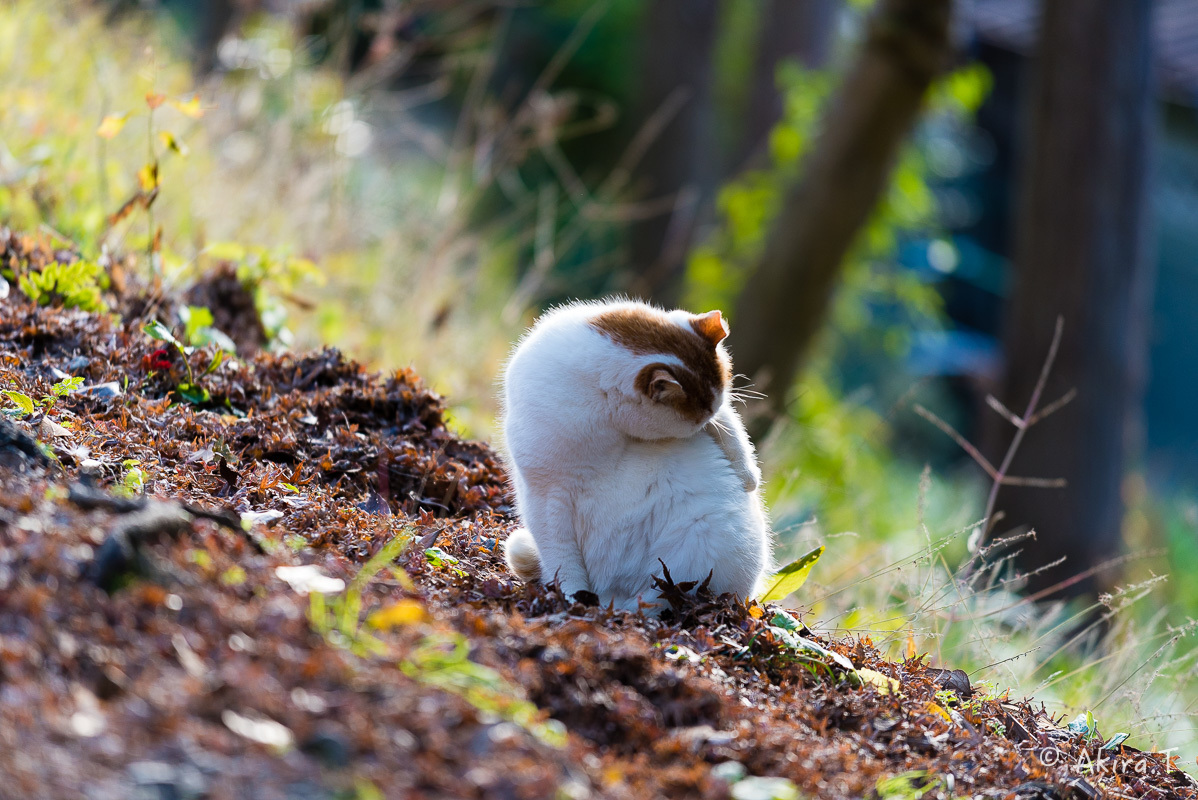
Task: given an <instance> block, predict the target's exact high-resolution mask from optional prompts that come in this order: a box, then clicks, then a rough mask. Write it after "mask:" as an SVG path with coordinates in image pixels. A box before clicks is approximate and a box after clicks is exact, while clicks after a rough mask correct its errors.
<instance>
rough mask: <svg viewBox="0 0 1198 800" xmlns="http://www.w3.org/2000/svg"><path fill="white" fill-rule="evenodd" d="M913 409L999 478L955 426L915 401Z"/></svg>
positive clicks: (992, 466)
mask: <svg viewBox="0 0 1198 800" xmlns="http://www.w3.org/2000/svg"><path fill="white" fill-rule="evenodd" d="M913 409H914V411H915V413H916V414H918V415H919V416H921V417H923V418H924V419H926V420H927V421H928V422H930V423H932V424H933V425H935V426H936V427H937V428H939V429H940V430H942V431H944V433H946V434H947V435H948V436H949V437H950V438H951V439H952V440H953V441H954V442H956V443H957V446H958V447H960V448H961V449H962V450H964V451H965V452H966V453H968V454H969V457H970V458H972V459H973V460H974V461H976V462H977V464H978V466H979V467H981V468H982V469H984V470H986V474H987V475H989V476H990V478H991V480H994V481H998V480H1000V478H999V474H998V470H996V469H995V468H994V465H993V464H991V463H990V461H989V460H988V459H987V458H986V457H985V456H984V455H982V453H981V451H980V450H978V449H977V448H976V447H974V446H973V445H972V444H971V443H970V441H969V440H968V439H966V438H965V437H964V436H962V435H961V434H959V433H957V429H956V428H954V427H953V426H952V425H949V424H948V423H947V422H945V421H944V420H942V419H940V417H938V416H936V415H935V414H933V413H932V412H931V411H928V410H927V409H926V408H924V407H923V406H921V405H920V404H919V403H916V404H915V405H914V406H913ZM987 516H989V515H987Z"/></svg>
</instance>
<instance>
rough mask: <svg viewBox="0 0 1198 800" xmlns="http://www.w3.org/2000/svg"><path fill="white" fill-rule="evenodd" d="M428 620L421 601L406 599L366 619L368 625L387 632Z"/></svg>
mask: <svg viewBox="0 0 1198 800" xmlns="http://www.w3.org/2000/svg"><path fill="white" fill-rule="evenodd" d="M427 620H428V612H427V611H426V610H425V608H424V605H423V604H422V603H421V602H420V601H418V600H410V599H405V600H400V601H398V602H395V603H392V604H391V605H389V606H387V607H385V608H380V609H379V610H378V611H375V612H374V613H372V614H371V615H370V616H369V617H367V618H366V624H367V625H369V626H370V627H372V628H376V629H378V630H386V629H388V628H397V627H400V626H403V625H414V624H416V623H418V622H426V621H427Z"/></svg>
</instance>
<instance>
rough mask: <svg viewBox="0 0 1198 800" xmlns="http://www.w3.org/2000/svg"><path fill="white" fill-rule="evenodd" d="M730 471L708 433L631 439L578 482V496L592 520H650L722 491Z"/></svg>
mask: <svg viewBox="0 0 1198 800" xmlns="http://www.w3.org/2000/svg"><path fill="white" fill-rule="evenodd" d="M725 472H729V466H728V462H727V459H725V458H723V455H722V453H721V452H720V450H719V448H718V447H717V446H716V445H715V443H714V442H713V441H712V440H711V438H710V437H708V436H705V435H698V436H695V437H693V438H691V439H672V440H666V441H657V442H637V441H632V442H629V443H628V444H627V445H626V446H625V447H624V448H623V449H622V450H621V452H620V453H619V454H618V455H616V456H615V457H613V458H611V459H610V460H609V461H608V462H606V463H600V464H597V465H593V468H592V469H591V470H589V471H588V474H587V475H586V477H585V479H583V480H581V481H580V482H579V484H578V486H577V490H578V492H577V499H578V504H579V506H580V507H581V509H582V510H583V511H585V513H586V515H587V516H588V517H591V518H593V519H599V520H600V521H601V520H603V519H611V518H615V517H625V516H631V517H634V518H638V519H646V518H651V517H650V515H660V514H661V513H662V509H665V510H671V509H678V508H679V507H682V506H686V505H689V504H693V503H695V502H697V501H700V500H702V499H703V498H705V497H710V496H712V490H715V491H716V493H718V491H719V489H720V488H721V478H722V477H723V473H725Z"/></svg>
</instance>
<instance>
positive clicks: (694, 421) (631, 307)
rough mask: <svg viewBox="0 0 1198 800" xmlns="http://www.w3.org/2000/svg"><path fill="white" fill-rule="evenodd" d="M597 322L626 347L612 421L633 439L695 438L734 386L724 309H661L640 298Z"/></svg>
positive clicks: (595, 326)
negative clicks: (726, 343) (727, 345)
mask: <svg viewBox="0 0 1198 800" xmlns="http://www.w3.org/2000/svg"><path fill="white" fill-rule="evenodd" d="M590 325H591V327H592V328H593V329H595V330H596V331H598V332H599V333H600V334H602V335H603V336H604V337H606V338H607V339H609V340H610V341H611V342H612V343H613V344H615V345H616V346H617V348H619V351H621V353H622V354H626V355H627V358H623V357H621V358H620V359H619V367H618V374H617V375H616V376H615V377H614V380H613V384H614V386H613V389H614V391H612V392H610V393H609V394H608V401H609V402H610V403H612V405H613V407H612V409H611V413H612V416H613V419H614V420H615V421H616V422H617V423H618V424H619V425H620V427H621V429H622V430H624V431H625V432H626V433H628V434H629V435H631V436H635V437H637V438H640V439H665V438H679V437H685V436H691V435H693V434H694V433H696V432H697V431H698V430H699V429H700V428H702V427H703V426H704V425H706V424H707V422H708V421H709V420H710V419H711V417H712V416H713V415H714V414H715V412H716V411H717V410H718V409H719V407H720V406H721V405H722V404H723V403H724V398H725V396H726V394H727V392H728V391H729V385H730V383H731V381H732V362H731V360H730V359H729V358H728V353H727V351H726V350H725V349H724V346H723V345H722V344H721V342H723V340H724V338H725V337H727V336H728V324H727V323H726V322H725V321H724V318H723V316H722V315H721V314H720V312H719V311H709V312H707V313H706V314H691V313H689V312H686V311H681V310H678V311H670V312H666V311H661V310H659V309H656V308H653V307H652V306H648V305H644V304H641V303H629V304H623V305H620V306H618V307H615V308H611V309H608V310H604V311H601V312H599V313H598V314H596V315H595V316H593V317H592V318H591V319H590Z"/></svg>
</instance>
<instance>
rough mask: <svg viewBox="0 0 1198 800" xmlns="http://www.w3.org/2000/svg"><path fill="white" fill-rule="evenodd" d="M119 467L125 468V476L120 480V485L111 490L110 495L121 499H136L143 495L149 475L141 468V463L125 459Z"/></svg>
mask: <svg viewBox="0 0 1198 800" xmlns="http://www.w3.org/2000/svg"><path fill="white" fill-rule="evenodd" d="M121 465H122V466H123V467H124V468H125V475H124V477H123V478H121V483H120V485H119V486H117V487H114V488H113V490H112V493H113V494H115V495H119V496H121V497H137V496H138V495H140V494H143V493H144V492H145V490H146V480H147V479H148V478H149V477H150V473H149V472H147V471H146V470H144V469H142V468H141V462H140V461H139V460H137V459H136V458H127V459H125V460H124V461H123V462H122V464H121Z"/></svg>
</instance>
